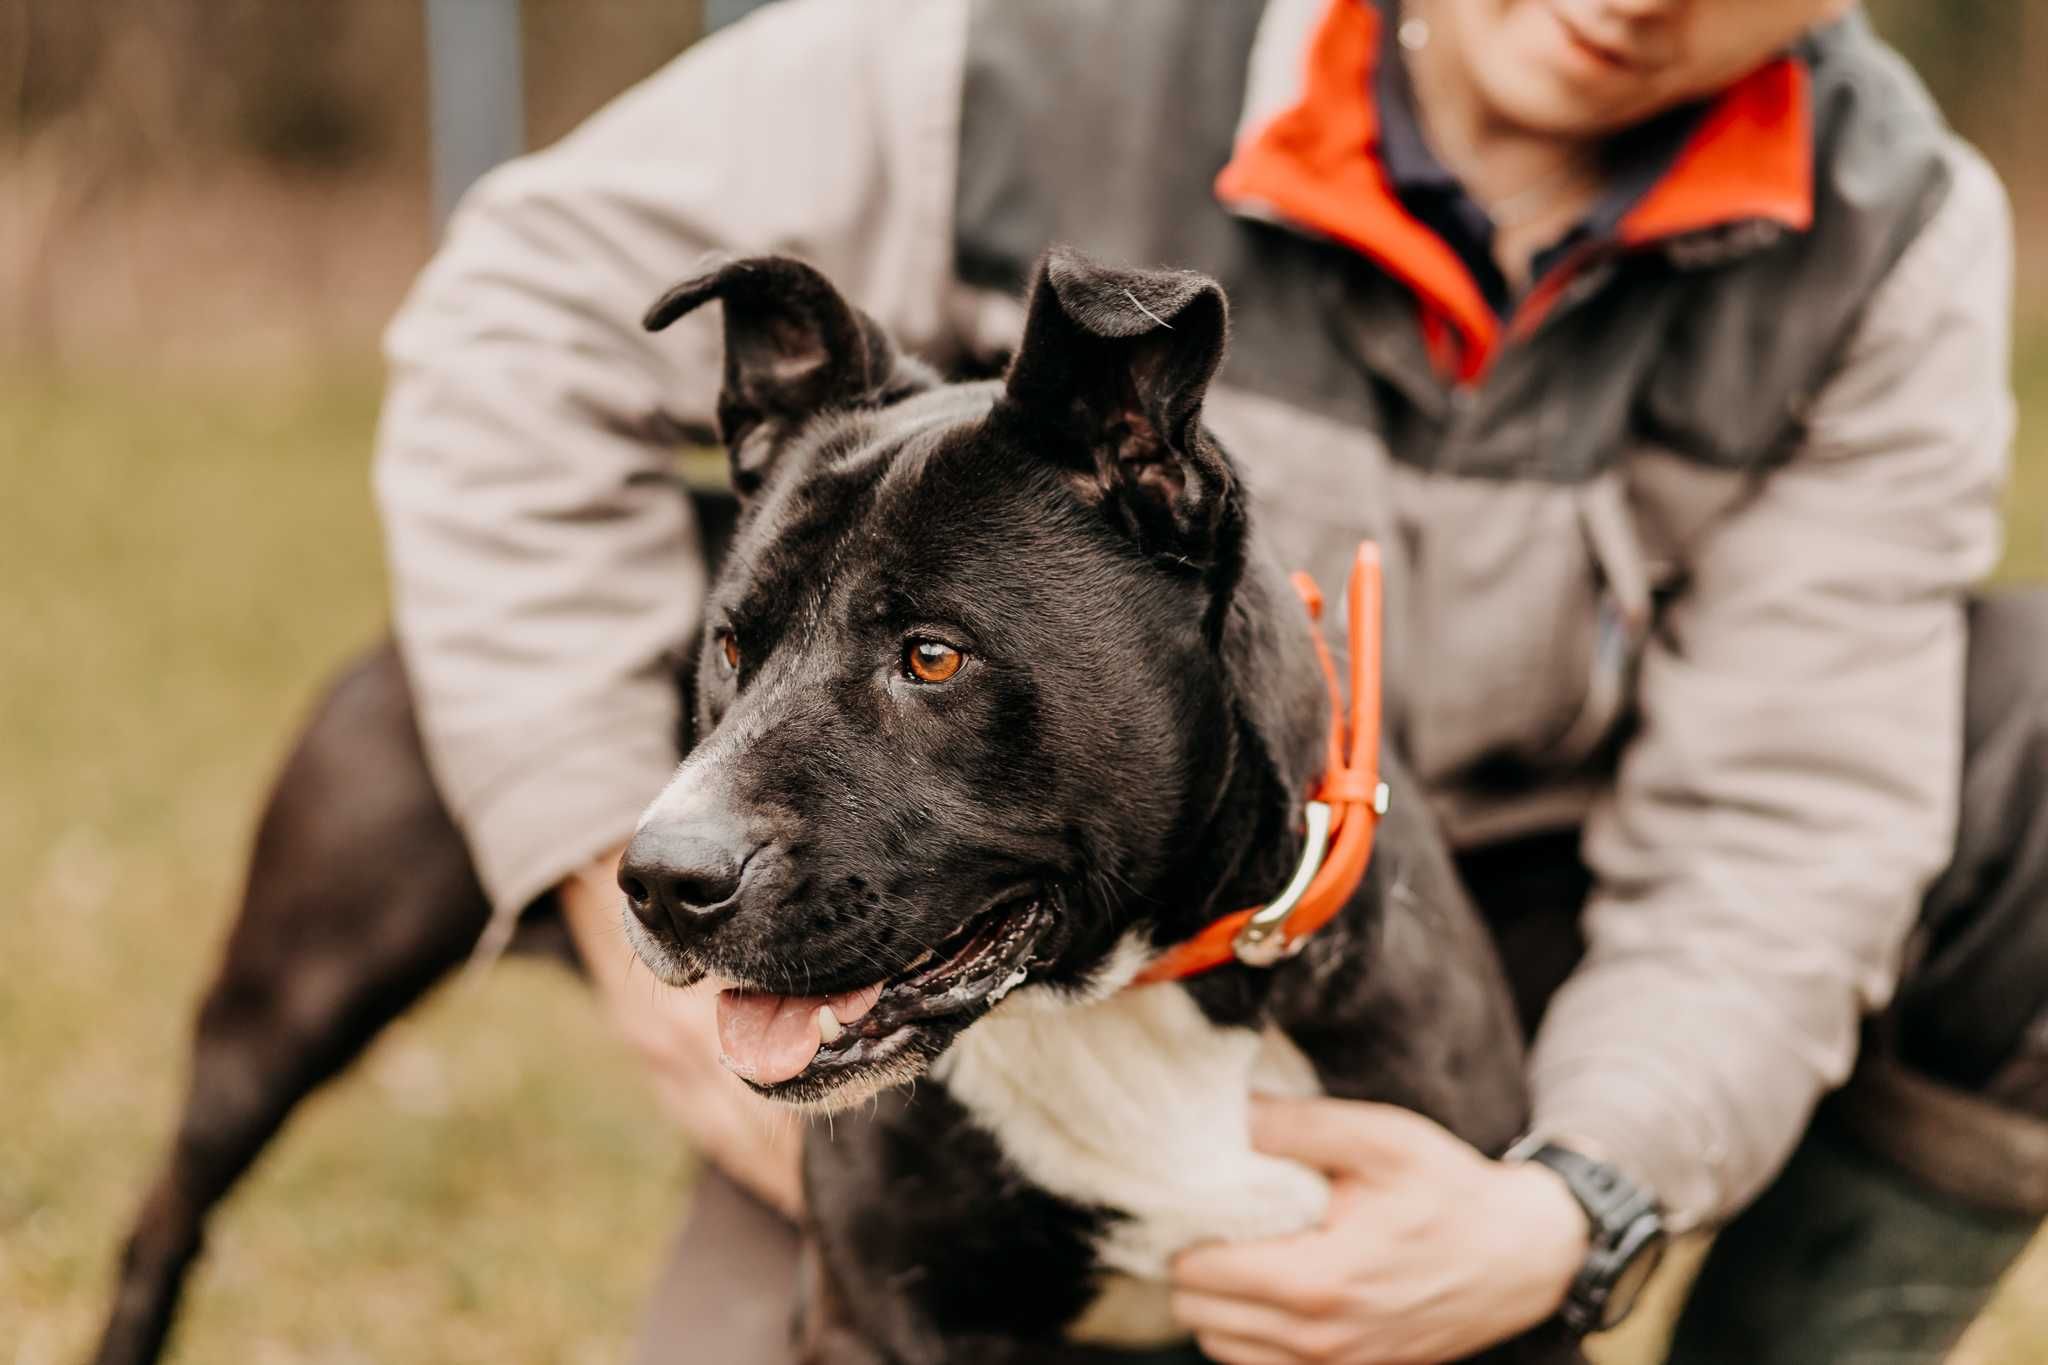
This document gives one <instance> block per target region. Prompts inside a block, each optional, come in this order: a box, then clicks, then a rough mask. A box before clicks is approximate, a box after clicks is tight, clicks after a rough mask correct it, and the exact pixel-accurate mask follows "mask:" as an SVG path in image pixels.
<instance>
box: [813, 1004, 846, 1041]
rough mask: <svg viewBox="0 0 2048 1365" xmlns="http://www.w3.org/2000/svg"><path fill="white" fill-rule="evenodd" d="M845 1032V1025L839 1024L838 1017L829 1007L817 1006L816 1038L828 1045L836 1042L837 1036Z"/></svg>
mask: <svg viewBox="0 0 2048 1365" xmlns="http://www.w3.org/2000/svg"><path fill="white" fill-rule="evenodd" d="M844 1032H846V1025H844V1024H842V1023H840V1022H839V1016H838V1015H836V1014H834V1013H833V1012H832V1007H831V1006H830V1005H820V1006H818V1037H820V1038H822V1039H823V1040H824V1041H826V1042H828V1043H832V1042H837V1041H838V1040H839V1035H840V1034H842V1033H844Z"/></svg>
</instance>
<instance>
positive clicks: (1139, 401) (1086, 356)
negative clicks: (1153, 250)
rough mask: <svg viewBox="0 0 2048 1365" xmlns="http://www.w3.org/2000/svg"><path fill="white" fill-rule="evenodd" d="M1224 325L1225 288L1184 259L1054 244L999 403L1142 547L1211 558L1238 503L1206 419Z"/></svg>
mask: <svg viewBox="0 0 2048 1365" xmlns="http://www.w3.org/2000/svg"><path fill="white" fill-rule="evenodd" d="M1228 331H1229V310H1228V307H1227V305H1226V304H1225V302H1224V298H1223V290H1222V288H1221V287H1220V286H1219V285H1218V284H1217V283H1216V282H1215V281H1214V280H1212V279H1210V278H1209V277H1208V276H1206V275H1200V274H1196V273H1194V272H1192V271H1180V270H1120V269H1115V268H1112V267H1109V266H1103V265H1099V264H1097V263H1095V262H1093V261H1090V260H1089V259H1087V258H1086V257H1084V256H1082V255H1081V254H1079V253H1078V252H1076V251H1073V250H1071V249H1069V248H1063V247H1055V248H1053V249H1052V250H1051V251H1050V252H1048V253H1047V254H1046V256H1045V258H1044V259H1043V260H1042V261H1041V262H1040V263H1039V267H1038V271H1037V274H1036V277H1035V278H1034V280H1033V282H1032V285H1031V296H1030V303H1029V307H1028V312H1027V316H1026V319H1025V323H1024V339H1023V341H1022V343H1021V344H1020V345H1019V346H1018V349H1017V355H1016V358H1015V359H1014V360H1013V361H1012V362H1011V364H1010V370H1009V374H1008V376H1007V378H1006V380H1005V385H1004V402H1005V405H1006V406H1007V407H1008V408H1009V409H1010V410H1012V411H1014V412H1016V413H1018V414H1020V415H1021V416H1023V417H1024V418H1025V419H1026V420H1027V422H1028V423H1029V425H1030V427H1031V428H1032V429H1034V430H1036V431H1037V432H1039V433H1041V434H1042V436H1043V440H1042V441H1041V442H1040V446H1041V449H1042V453H1043V454H1044V455H1045V456H1046V457H1047V458H1049V459H1051V460H1053V461H1054V462H1055V463H1056V464H1058V465H1059V467H1060V468H1061V471H1062V473H1063V474H1065V475H1066V476H1067V478H1068V480H1069V482H1070V483H1071V484H1072V485H1073V486H1074V487H1075V488H1076V489H1077V490H1079V491H1080V492H1081V494H1082V496H1083V497H1084V498H1086V499H1087V500H1088V501H1090V502H1092V503H1096V504H1098V505H1100V506H1102V507H1103V508H1104V509H1105V510H1107V511H1108V512H1110V513H1111V515H1112V516H1113V517H1114V518H1115V519H1116V520H1117V521H1118V522H1120V523H1121V524H1122V525H1123V526H1124V527H1125V528H1126V529H1127V530H1128V531H1129V533H1130V534H1131V535H1132V536H1133V537H1134V538H1135V539H1136V540H1137V541H1138V543H1139V545H1140V546H1141V547H1142V548H1143V549H1144V550H1145V551H1146V552H1147V553H1151V554H1161V555H1170V556H1173V557H1175V558H1180V559H1184V560H1187V561H1189V562H1191V563H1194V564H1206V563H1207V562H1208V560H1209V558H1210V557H1211V555H1212V554H1213V553H1214V552H1215V550H1216V548H1217V542H1218V539H1219V536H1220V535H1221V533H1222V531H1223V529H1224V527H1225V525H1226V523H1227V522H1228V521H1229V519H1230V518H1232V517H1233V516H1234V515H1235V514H1236V502H1237V481H1236V477H1235V475H1234V473H1233V471H1232V470H1231V467H1230V463H1229V461H1228V460H1227V459H1226V458H1225V457H1224V455H1223V452H1222V451H1221V450H1220V449H1219V448H1218V447H1217V445H1216V443H1215V441H1214V440H1213V439H1212V438H1211V437H1210V436H1209V435H1208V434H1207V432H1206V431H1204V430H1203V428H1202V401H1203V398H1204V397H1205V395H1206V394H1207V392H1208V388H1209V381H1210V379H1211V378H1212V377H1213V376H1214V375H1215V373H1216V368H1217V366H1218V365H1220V364H1221V363H1222V360H1223V351H1224V346H1225V341H1226V337H1227V334H1228Z"/></svg>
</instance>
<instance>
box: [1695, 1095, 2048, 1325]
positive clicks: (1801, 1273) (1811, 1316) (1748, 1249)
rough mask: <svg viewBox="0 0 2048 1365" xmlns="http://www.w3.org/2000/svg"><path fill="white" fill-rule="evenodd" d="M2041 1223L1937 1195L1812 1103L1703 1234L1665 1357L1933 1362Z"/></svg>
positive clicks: (2029, 1216) (2024, 1215)
mask: <svg viewBox="0 0 2048 1365" xmlns="http://www.w3.org/2000/svg"><path fill="white" fill-rule="evenodd" d="M2040 1224H2041V1219H2040V1217H2039V1215H2038V1214H2029V1213H2019V1212H1994V1211H1990V1210H1986V1209H1981V1208H1977V1207H1973V1206H1971V1205H1968V1204H1965V1203H1963V1202H1961V1201H1959V1200H1957V1199H1954V1198H1951V1197H1949V1196H1947V1195H1943V1194H1938V1193H1935V1192H1934V1191H1933V1190H1932V1189H1930V1188H1929V1186H1928V1184H1927V1183H1926V1182H1925V1181H1924V1180H1922V1179H1920V1178H1918V1177H1916V1176H1913V1175H1909V1174H1907V1173H1906V1172H1905V1171H1904V1170H1903V1169H1901V1168H1900V1167H1899V1166H1897V1165H1895V1164H1893V1163H1892V1162H1891V1161H1889V1160H1887V1159H1885V1158H1883V1157H1880V1156H1877V1155H1875V1154H1874V1153H1872V1152H1871V1151H1869V1150H1868V1149H1867V1148H1866V1147H1865V1146H1864V1145H1863V1144H1862V1143H1861V1142H1859V1141H1858V1140H1857V1139H1856V1138H1855V1137H1853V1136H1852V1135H1851V1134H1850V1133H1849V1131H1848V1130H1847V1128H1846V1126H1845V1124H1844V1123H1843V1121H1842V1119H1841V1118H1840V1117H1839V1116H1838V1115H1837V1114H1836V1113H1834V1112H1833V1111H1824V1112H1823V1114H1822V1116H1821V1117H1820V1118H1819V1119H1818V1120H1817V1121H1816V1122H1815V1123H1814V1126H1813V1129H1812V1131H1810V1132H1809V1133H1808V1134H1807V1136H1806V1140H1805V1142H1804V1143H1802V1144H1801V1146H1800V1148H1799V1150H1798V1152H1797V1153H1795V1154H1794V1156H1793V1158H1792V1162H1791V1164H1790V1165H1789V1166H1787V1167H1786V1169H1785V1172H1784V1174H1783V1175H1781V1176H1779V1177H1778V1180H1777V1182H1776V1183H1775V1184H1773V1185H1772V1186H1771V1187H1770V1188H1769V1189H1768V1190H1766V1191H1765V1192H1764V1194H1763V1196H1762V1197H1761V1198H1760V1199H1758V1200H1757V1202H1756V1203H1755V1204H1754V1205H1752V1206H1751V1208H1750V1209H1749V1210H1748V1211H1747V1212H1746V1213H1744V1214H1743V1215H1742V1217H1741V1218H1739V1219H1737V1220H1736V1221H1735V1223H1734V1224H1733V1225H1732V1226H1730V1227H1729V1228H1728V1229H1727V1230H1726V1231H1724V1232H1723V1233H1722V1234H1721V1235H1720V1236H1719V1237H1718V1238H1717V1239H1716V1240H1715V1242H1714V1248H1713V1251H1712V1252H1711V1253H1710V1254H1709V1255H1708V1258H1707V1264H1706V1266H1705V1268H1704V1269H1702V1270H1701V1272H1700V1278H1699V1281H1698V1283H1697V1284H1696V1285H1695V1286H1694V1289H1693V1293H1692V1298H1691V1299H1690V1300H1689V1301H1688V1302H1687V1304H1686V1307H1685V1312H1684V1313H1683V1315H1682V1316H1681V1317H1680V1318H1679V1322H1678V1330H1677V1334H1676V1336H1675V1338H1674V1340H1673V1343H1672V1349H1671V1355H1670V1357H1669V1360H1670V1362H1671V1365H1851V1362H1857V1363H1859V1365H1869V1363H1871V1362H1879V1361H1882V1362H1883V1363H1884V1365H1920V1362H1926V1365H1937V1362H1939V1361H1941V1360H1942V1359H1943V1358H1944V1357H1946V1356H1947V1354H1948V1351H1949V1349H1950V1348H1951V1347H1952V1346H1954V1345H1955V1343H1956V1341H1957V1339H1958V1338H1960V1337H1961V1336H1962V1334H1963V1331H1964V1329H1965V1328H1967V1327H1968V1326H1969V1325H1970V1323H1971V1321H1972V1320H1973V1319H1975V1318H1976V1316H1977V1314H1978V1312H1979V1311H1980V1310H1981V1309H1982V1308H1983V1307H1984V1305H1985V1304H1986V1303H1987V1302H1989V1301H1990V1298H1991V1295H1992V1292H1993V1291H1994V1290H1995V1289H1996V1288H1997V1285H1998V1281H1999V1278H2000V1277H2001V1276H2002V1275H2003V1274H2004V1273H2005V1270H2006V1267H2008V1266H2009V1265H2011V1264H2012V1262H2013V1261H2014V1260H2015V1259H2016V1258H2017V1257H2018V1256H2019V1254H2020V1252H2021V1251H2023V1250H2024V1249H2025V1248H2026V1245H2027V1243H2028V1241H2029V1240H2030V1239H2031V1238H2032V1237H2033V1235H2034V1232H2035V1230H2036V1229H2037V1228H2038V1227H2039V1226H2040Z"/></svg>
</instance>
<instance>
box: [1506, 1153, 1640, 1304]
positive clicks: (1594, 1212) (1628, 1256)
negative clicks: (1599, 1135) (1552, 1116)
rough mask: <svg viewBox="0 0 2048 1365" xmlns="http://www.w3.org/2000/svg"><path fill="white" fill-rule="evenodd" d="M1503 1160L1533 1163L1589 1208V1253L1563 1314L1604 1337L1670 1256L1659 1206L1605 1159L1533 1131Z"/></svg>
mask: <svg viewBox="0 0 2048 1365" xmlns="http://www.w3.org/2000/svg"><path fill="white" fill-rule="evenodd" d="M1501 1160H1503V1161H1533V1162H1536V1163H1537V1164H1539V1165H1543V1166H1548V1167H1549V1168H1550V1169H1551V1170H1553V1171H1556V1172H1557V1173H1558V1174H1559V1175H1560V1176H1562V1177H1564V1184H1565V1188H1566V1189H1568V1190H1570V1191H1571V1193H1572V1198H1574V1199H1576V1200H1578V1202H1579V1207H1580V1208H1582V1209H1584V1210H1585V1211H1586V1221H1587V1222H1588V1223H1589V1224H1590V1225H1591V1243H1592V1245H1591V1248H1590V1249H1589V1250H1588V1251H1587V1252H1586V1261H1585V1264H1584V1265H1581V1266H1580V1267H1579V1273H1578V1274H1577V1275H1575V1276H1574V1277H1573V1278H1572V1287H1571V1289H1570V1290H1569V1291H1568V1292H1567V1293H1566V1294H1565V1300H1564V1306H1563V1307H1562V1308H1561V1309H1559V1310H1558V1316H1559V1318H1561V1319H1562V1320H1563V1322H1564V1325H1565V1326H1566V1327H1569V1328H1570V1329H1571V1330H1572V1331H1573V1332H1575V1333H1578V1334H1579V1335H1581V1336H1583V1335H1585V1334H1586V1333H1588V1332H1604V1331H1606V1330H1607V1329H1608V1328H1610V1327H1612V1326H1614V1325H1615V1324H1616V1323H1618V1322H1620V1321H1621V1320H1622V1319H1623V1318H1625V1317H1627V1316H1628V1314H1629V1310H1630V1309H1632V1308H1634V1307H1635V1306H1636V1300H1637V1299H1639V1298H1641V1297H1642V1293H1643V1286H1644V1285H1646V1284H1648V1283H1649V1281H1650V1276H1651V1274H1652V1273H1653V1272H1654V1271H1655V1270H1656V1269H1657V1263H1658V1261H1660V1260H1661V1259H1663V1256H1664V1219H1663V1217H1662V1215H1661V1214H1660V1213H1659V1212H1658V1209H1657V1201H1656V1199H1655V1198H1654V1197H1652V1196H1651V1195H1650V1194H1649V1192H1648V1191H1646V1190H1643V1189H1640V1188H1638V1187H1637V1186H1636V1185H1635V1184H1634V1183H1633V1182H1632V1181H1630V1180H1629V1178H1628V1177H1627V1176H1625V1175H1623V1174H1622V1173H1621V1172H1620V1171H1619V1170H1617V1169H1616V1168H1615V1167H1613V1166H1611V1165H1609V1164H1608V1163H1607V1162H1604V1161H1597V1160H1595V1159H1594V1158H1592V1157H1590V1156H1585V1155H1583V1154H1581V1153H1579V1152H1575V1151H1573V1150H1572V1149H1571V1148H1569V1147H1564V1146H1560V1145H1559V1144H1557V1143H1555V1142H1551V1141H1548V1140H1546V1139H1545V1138H1543V1137H1541V1136H1539V1135H1536V1134H1531V1135H1530V1136H1528V1137H1525V1138H1523V1139H1522V1140H1521V1141H1519V1142H1517V1143H1515V1145H1514V1146H1512V1147H1510V1148H1508V1150H1507V1152H1506V1154H1505V1155H1503V1156H1502V1158H1501Z"/></svg>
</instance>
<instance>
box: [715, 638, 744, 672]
mask: <svg viewBox="0 0 2048 1365" xmlns="http://www.w3.org/2000/svg"><path fill="white" fill-rule="evenodd" d="M718 656H719V657H720V658H721V659H724V660H725V671H726V672H728V673H737V672H739V671H740V642H739V640H738V639H737V638H736V637H735V636H734V635H733V633H732V632H731V631H729V630H721V631H719V632H718Z"/></svg>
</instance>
